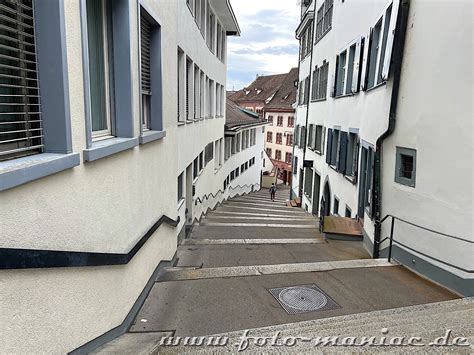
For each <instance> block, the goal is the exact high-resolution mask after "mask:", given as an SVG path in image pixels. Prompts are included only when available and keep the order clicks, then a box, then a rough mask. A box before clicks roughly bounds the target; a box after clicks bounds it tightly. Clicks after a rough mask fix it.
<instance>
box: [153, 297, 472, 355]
mask: <svg viewBox="0 0 474 355" xmlns="http://www.w3.org/2000/svg"><path fill="white" fill-rule="evenodd" d="M473 319H474V298H464V299H458V300H453V301H444V302H437V303H430V304H423V305H417V306H410V307H401V308H395V309H388V310H382V311H374V312H368V313H360V314H352V315H345V316H340V317H331V318H325V319H318V320H311V321H306V322H299V323H291V324H282V325H276V326H271V327H264V328H256V329H251V330H248V331H247V332H246V335H247V337H248V339H249V342H248V344H247V345H248V346H247V347H246V349H245V350H246V351H248V352H255V351H258V352H260V353H261V352H264V353H282V352H284V353H295V354H303V353H312V354H314V353H323V352H324V353H325V354H326V353H341V352H350V353H355V352H369V353H372V352H373V353H379V352H383V353H388V352H396V353H407V352H418V353H421V352H422V353H426V352H439V353H447V352H449V353H456V354H472V353H473V351H474V346H473V344H474V322H473ZM243 334H244V333H243V332H242V331H235V332H229V333H223V334H216V335H211V336H213V337H221V338H222V337H226V338H228V342H227V345H226V346H224V347H219V348H217V349H218V352H219V353H227V352H236V351H238V350H239V345H242V344H243V343H242V339H243ZM276 334H277V337H276V339H277V340H276V342H275V344H277V345H271V343H270V341H267V342H266V345H264V346H259V345H256V344H255V342H254V340H252V339H256V338H258V337H261V338H263V337H266V338H267V339H270V338H273V337H275V335H276ZM211 336H210V337H211ZM291 337H300V339H304V340H300V341H296V342H295V344H294V345H292V346H284V345H283V344H284V341H285V338H286V339H291ZM335 337H337V338H335ZM371 337H374V338H373V339H372V340H371V339H370V338H371ZM402 337H403V339H402ZM415 337H416V338H415ZM384 338H385V339H384ZM410 338H412V339H411V342H412V343H416V344H417V345H416V346H407V344H410ZM307 339H310V340H309V341H307ZM364 339H365V341H366V342H368V343H367V344H371V345H365V346H360V345H361V344H362V343H363V342H364ZM286 341H288V340H286ZM400 343H401V344H405V345H404V346H399V345H398V344H400ZM236 344H238V345H236ZM260 344H262V343H260ZM291 344H293V343H292V342H291ZM323 344H325V345H323ZM344 344H345V346H344ZM351 344H355V345H351ZM440 344H444V345H443V346H441V345H440ZM278 345H279V346H278ZM215 351H216V348H213V347H204V346H202V347H196V346H178V347H167V346H159V347H157V348H156V349H155V351H154V353H155V354H158V353H160V354H168V353H184V352H187V353H190V352H192V353H206V354H207V353H213V352H215Z"/></svg>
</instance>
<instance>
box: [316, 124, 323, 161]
mask: <svg viewBox="0 0 474 355" xmlns="http://www.w3.org/2000/svg"><path fill="white" fill-rule="evenodd" d="M323 135H324V127H323V126H319V125H317V126H316V141H315V145H314V150H315V151H317V152H318V153H320V154H322V152H323V147H324V137H323Z"/></svg>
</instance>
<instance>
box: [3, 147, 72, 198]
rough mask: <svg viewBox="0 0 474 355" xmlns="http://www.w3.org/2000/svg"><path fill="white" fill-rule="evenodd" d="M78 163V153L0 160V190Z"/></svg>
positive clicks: (47, 154) (57, 171) (44, 154)
mask: <svg viewBox="0 0 474 355" xmlns="http://www.w3.org/2000/svg"><path fill="white" fill-rule="evenodd" d="M80 164H81V158H80V156H79V153H70V154H56V153H41V154H35V155H30V156H27V157H23V158H18V159H12V160H7V161H4V162H0V191H4V190H7V189H10V188H12V187H15V186H19V185H23V184H26V183H28V182H31V181H34V180H37V179H41V178H43V177H45V176H48V175H53V174H56V173H59V172H61V171H64V170H67V169H71V168H73V167H75V166H78V165H80Z"/></svg>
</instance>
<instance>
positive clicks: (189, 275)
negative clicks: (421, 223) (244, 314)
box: [158, 259, 398, 281]
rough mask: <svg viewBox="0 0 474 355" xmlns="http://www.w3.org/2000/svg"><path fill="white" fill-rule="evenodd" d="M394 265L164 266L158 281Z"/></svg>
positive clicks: (366, 262) (343, 262) (372, 261)
mask: <svg viewBox="0 0 474 355" xmlns="http://www.w3.org/2000/svg"><path fill="white" fill-rule="evenodd" d="M396 265H398V264H395V263H389V262H388V261H386V260H382V259H363V260H341V261H325V262H315V263H293V264H275V265H250V266H231V267H219V268H194V267H190V268H183V267H168V268H164V273H163V274H162V275H161V276H160V277H159V279H158V281H182V280H199V279H213V278H224V277H225V278H227V277H242V276H259V275H275V274H290V273H300V272H303V273H305V272H322V271H332V270H339V269H353V268H371V267H387V266H396Z"/></svg>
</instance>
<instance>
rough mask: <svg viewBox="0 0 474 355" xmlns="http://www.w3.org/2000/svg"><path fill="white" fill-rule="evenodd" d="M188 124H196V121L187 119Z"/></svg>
mask: <svg viewBox="0 0 474 355" xmlns="http://www.w3.org/2000/svg"><path fill="white" fill-rule="evenodd" d="M186 123H194V120H193V119H191V120H190V119H186Z"/></svg>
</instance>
